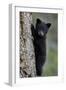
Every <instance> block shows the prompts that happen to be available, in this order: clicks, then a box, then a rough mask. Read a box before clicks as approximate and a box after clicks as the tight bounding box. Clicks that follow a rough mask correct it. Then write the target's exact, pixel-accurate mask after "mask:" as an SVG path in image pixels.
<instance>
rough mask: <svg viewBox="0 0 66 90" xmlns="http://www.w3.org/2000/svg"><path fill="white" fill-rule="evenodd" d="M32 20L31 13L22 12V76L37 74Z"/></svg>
mask: <svg viewBox="0 0 66 90" xmlns="http://www.w3.org/2000/svg"><path fill="white" fill-rule="evenodd" d="M31 22H32V15H31V13H27V12H20V77H34V76H36V68H35V54H34V47H33V42H32V39H33V38H32V33H31Z"/></svg>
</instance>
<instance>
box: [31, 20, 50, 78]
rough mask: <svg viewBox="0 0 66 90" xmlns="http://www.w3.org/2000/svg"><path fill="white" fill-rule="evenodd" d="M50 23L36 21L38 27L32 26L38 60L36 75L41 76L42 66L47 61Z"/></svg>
mask: <svg viewBox="0 0 66 90" xmlns="http://www.w3.org/2000/svg"><path fill="white" fill-rule="evenodd" d="M50 26H51V24H50V23H47V24H45V23H44V22H43V21H41V20H40V19H37V20H36V26H35V27H34V25H33V24H32V25H31V30H32V35H33V38H34V41H33V43H34V49H35V59H36V74H37V76H41V74H42V66H43V65H44V63H45V60H46V34H47V32H48V29H49V27H50Z"/></svg>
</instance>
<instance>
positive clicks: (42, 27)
mask: <svg viewBox="0 0 66 90" xmlns="http://www.w3.org/2000/svg"><path fill="white" fill-rule="evenodd" d="M50 26H51V24H50V23H47V24H46V23H44V22H43V21H41V20H40V19H39V18H37V20H36V28H35V29H36V33H37V35H38V36H39V37H45V36H46V34H47V32H48V30H49V28H50Z"/></svg>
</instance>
